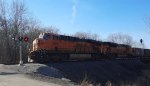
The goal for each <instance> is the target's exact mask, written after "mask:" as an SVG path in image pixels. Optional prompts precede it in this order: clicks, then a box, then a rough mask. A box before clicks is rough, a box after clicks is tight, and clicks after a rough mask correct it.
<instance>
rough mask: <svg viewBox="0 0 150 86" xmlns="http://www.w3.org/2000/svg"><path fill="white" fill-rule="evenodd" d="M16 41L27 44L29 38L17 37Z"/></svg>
mask: <svg viewBox="0 0 150 86" xmlns="http://www.w3.org/2000/svg"><path fill="white" fill-rule="evenodd" d="M18 40H19V41H20V42H23V41H24V42H28V41H29V37H27V36H26V37H18Z"/></svg>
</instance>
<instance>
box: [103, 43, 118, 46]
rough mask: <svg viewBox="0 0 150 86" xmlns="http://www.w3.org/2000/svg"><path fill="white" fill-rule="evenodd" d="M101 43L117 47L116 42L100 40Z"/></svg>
mask: <svg viewBox="0 0 150 86" xmlns="http://www.w3.org/2000/svg"><path fill="white" fill-rule="evenodd" d="M102 44H104V45H109V46H111V47H117V46H118V44H117V43H113V42H102Z"/></svg>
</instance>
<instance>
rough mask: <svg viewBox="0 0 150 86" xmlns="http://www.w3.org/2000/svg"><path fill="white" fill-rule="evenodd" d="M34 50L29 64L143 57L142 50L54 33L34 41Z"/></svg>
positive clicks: (45, 34)
mask: <svg viewBox="0 0 150 86" xmlns="http://www.w3.org/2000/svg"><path fill="white" fill-rule="evenodd" d="M32 48H33V49H32V51H31V52H30V54H29V60H28V61H29V62H50V61H70V60H101V59H114V58H129V57H130V58H131V57H132V58H136V57H138V56H141V49H140V48H139V49H138V48H132V47H131V46H128V45H124V44H117V43H112V42H101V41H96V40H91V39H80V38H77V37H72V36H65V35H58V34H53V33H42V34H40V35H39V38H36V39H35V40H34V41H33V45H32ZM145 51H146V54H145V55H146V56H147V57H149V56H150V55H149V52H150V51H149V50H145ZM143 56H144V54H143Z"/></svg>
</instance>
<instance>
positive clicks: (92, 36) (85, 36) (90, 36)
mask: <svg viewBox="0 0 150 86" xmlns="http://www.w3.org/2000/svg"><path fill="white" fill-rule="evenodd" d="M74 36H75V37H78V38H82V39H93V40H100V38H99V36H98V35H97V34H91V33H85V32H76V33H75V34H74Z"/></svg>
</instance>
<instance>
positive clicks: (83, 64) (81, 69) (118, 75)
mask: <svg viewBox="0 0 150 86" xmlns="http://www.w3.org/2000/svg"><path fill="white" fill-rule="evenodd" d="M0 68H2V67H1V66H0ZM5 71H7V73H6V72H5ZM0 73H1V74H0V75H7V74H16V73H17V74H18V73H19V74H25V75H26V76H28V78H32V79H35V80H40V81H44V82H48V83H54V84H57V85H62V86H76V85H75V83H80V82H81V81H82V80H84V79H85V78H86V79H88V80H89V81H91V82H92V83H95V84H98V83H100V84H101V85H104V84H105V83H106V82H108V81H110V82H113V83H115V84H116V85H117V84H119V83H120V82H126V83H130V84H138V85H139V86H149V85H150V82H149V81H150V64H144V63H142V62H141V61H139V60H137V59H133V60H111V61H80V62H60V63H49V64H33V63H31V64H25V65H24V66H17V65H5V66H3V72H2V71H1V69H0ZM136 86H137V85H136Z"/></svg>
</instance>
